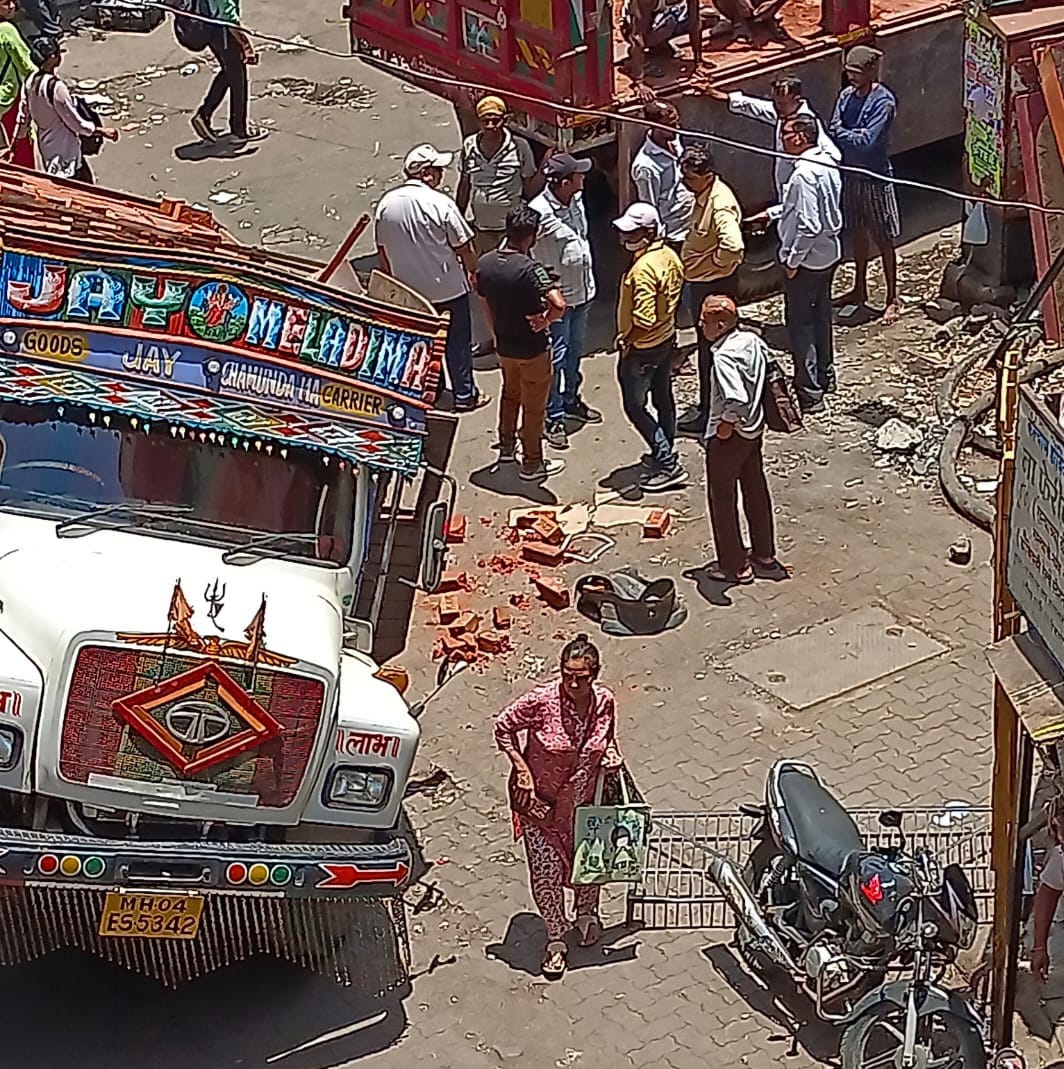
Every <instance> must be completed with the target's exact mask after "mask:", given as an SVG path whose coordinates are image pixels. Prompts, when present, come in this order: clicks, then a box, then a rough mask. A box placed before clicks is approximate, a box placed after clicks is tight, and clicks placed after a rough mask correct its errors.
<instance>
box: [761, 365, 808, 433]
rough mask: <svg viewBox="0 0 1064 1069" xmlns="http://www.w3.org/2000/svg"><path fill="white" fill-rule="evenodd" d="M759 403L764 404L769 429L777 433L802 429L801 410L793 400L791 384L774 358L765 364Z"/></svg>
mask: <svg viewBox="0 0 1064 1069" xmlns="http://www.w3.org/2000/svg"><path fill="white" fill-rule="evenodd" d="M761 403H762V404H763V405H764V406H765V422H766V423H767V424H768V428H769V430H771V431H776V432H777V433H778V434H794V432H795V431H800V430H801V429H802V410H801V409H800V408H799V407H798V402H797V401H796V400H795V397H794V391H793V390H792V389H791V384H790V383H789V382H788V381H787V378H786V376H785V375H784V374H783V371H782V369H781V368H780V366H779V364H777V363H776V361H775V360H768V361H767V362H766V364H765V389H764V392H763V393H762V395H761Z"/></svg>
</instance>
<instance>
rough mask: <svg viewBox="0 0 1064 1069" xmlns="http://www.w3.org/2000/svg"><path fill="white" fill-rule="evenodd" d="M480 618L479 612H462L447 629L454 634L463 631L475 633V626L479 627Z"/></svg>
mask: <svg viewBox="0 0 1064 1069" xmlns="http://www.w3.org/2000/svg"><path fill="white" fill-rule="evenodd" d="M480 619H481V618H480V614H479V613H475V612H464V613H462V615H461V616H459V617H458V619H457V620H454V621H453V622H452V623H451V625H450V627H449V628H448V629H447V630H448V631H450V632H451V634H452V635H455V636H457V635H461V634H463V633H468V634H476V631H477V628H479V627H480Z"/></svg>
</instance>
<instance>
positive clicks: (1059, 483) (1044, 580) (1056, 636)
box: [1006, 389, 1064, 667]
mask: <svg viewBox="0 0 1064 1069" xmlns="http://www.w3.org/2000/svg"><path fill="white" fill-rule="evenodd" d="M1012 493H1013V497H1012V510H1011V512H1010V513H1009V548H1008V565H1007V571H1006V581H1007V583H1008V588H1009V592H1010V593H1011V594H1012V596H1013V598H1014V599H1015V600H1016V604H1017V605H1019V607H1020V608H1021V609H1022V610H1023V614H1024V616H1026V617H1027V623H1028V625H1029V626H1030V627H1031V628H1033V629H1034V630H1035V631H1037V632H1038V635H1039V637H1040V638H1041V639H1042V641H1043V642H1044V643H1045V645H1046V648H1047V649H1048V650H1049V652H1050V653H1051V654H1052V655H1053V657H1054V658H1055V660H1056V662H1057V664H1059V665H1061V666H1062V667H1064V432H1062V430H1061V427H1060V425H1059V424H1058V423H1057V421H1056V420H1055V419H1053V417H1052V415H1051V414H1050V412H1049V410H1048V409H1047V408H1046V407H1045V406H1044V405H1043V404H1042V403H1041V402H1040V401H1039V400H1038V399H1037V398H1036V396H1035V395H1034V394H1033V393H1032V392H1031V391H1030V390H1028V389H1023V390H1022V391H1021V393H1020V406H1019V413H1018V425H1017V429H1016V474H1015V480H1014V482H1013V491H1012Z"/></svg>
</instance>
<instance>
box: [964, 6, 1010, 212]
mask: <svg viewBox="0 0 1064 1069" xmlns="http://www.w3.org/2000/svg"><path fill="white" fill-rule="evenodd" d="M1005 96H1006V69H1005V42H1004V41H1003V40H1002V38H1001V37H999V36H998V35H997V34H996V33H995V32H994V31H993V30H992V29H991V28H990V27H989V26H987V25H984V24H983V23H982V22H981V21H979V20H978V19H976V18H970V17H969V18H966V19H965V20H964V158H965V168H966V171H967V175H968V181H969V182H970V183H971V185H972V188H973V189H974V190H981V191H982V192H984V193H987V194H989V195H990V196H994V197H997V196H1000V195H1001V186H1002V180H1003V178H1004V173H1005Z"/></svg>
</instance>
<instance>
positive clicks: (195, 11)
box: [171, 0, 214, 52]
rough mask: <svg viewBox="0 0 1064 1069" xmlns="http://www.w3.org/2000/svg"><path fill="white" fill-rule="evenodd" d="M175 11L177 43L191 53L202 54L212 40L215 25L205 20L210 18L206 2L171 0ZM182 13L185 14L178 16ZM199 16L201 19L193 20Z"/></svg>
mask: <svg viewBox="0 0 1064 1069" xmlns="http://www.w3.org/2000/svg"><path fill="white" fill-rule="evenodd" d="M171 7H172V8H173V10H174V37H176V38H177V43H178V44H179V45H180V46H181V47H182V48H185V49H188V51H189V52H202V51H203V50H204V49H205V48H206V47H207V45H208V44H210V40H211V32H212V30H213V29H214V25H213V24H212V23H210V22H204V21H203V19H204V18H209V17H210V12H209V11H208V10H207V5H206V3H205V2H204V0H171ZM178 11H181V12H183V14H180V15H179V14H178V13H177V12H178ZM193 15H199V16H201V18H191V17H190V16H193Z"/></svg>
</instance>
